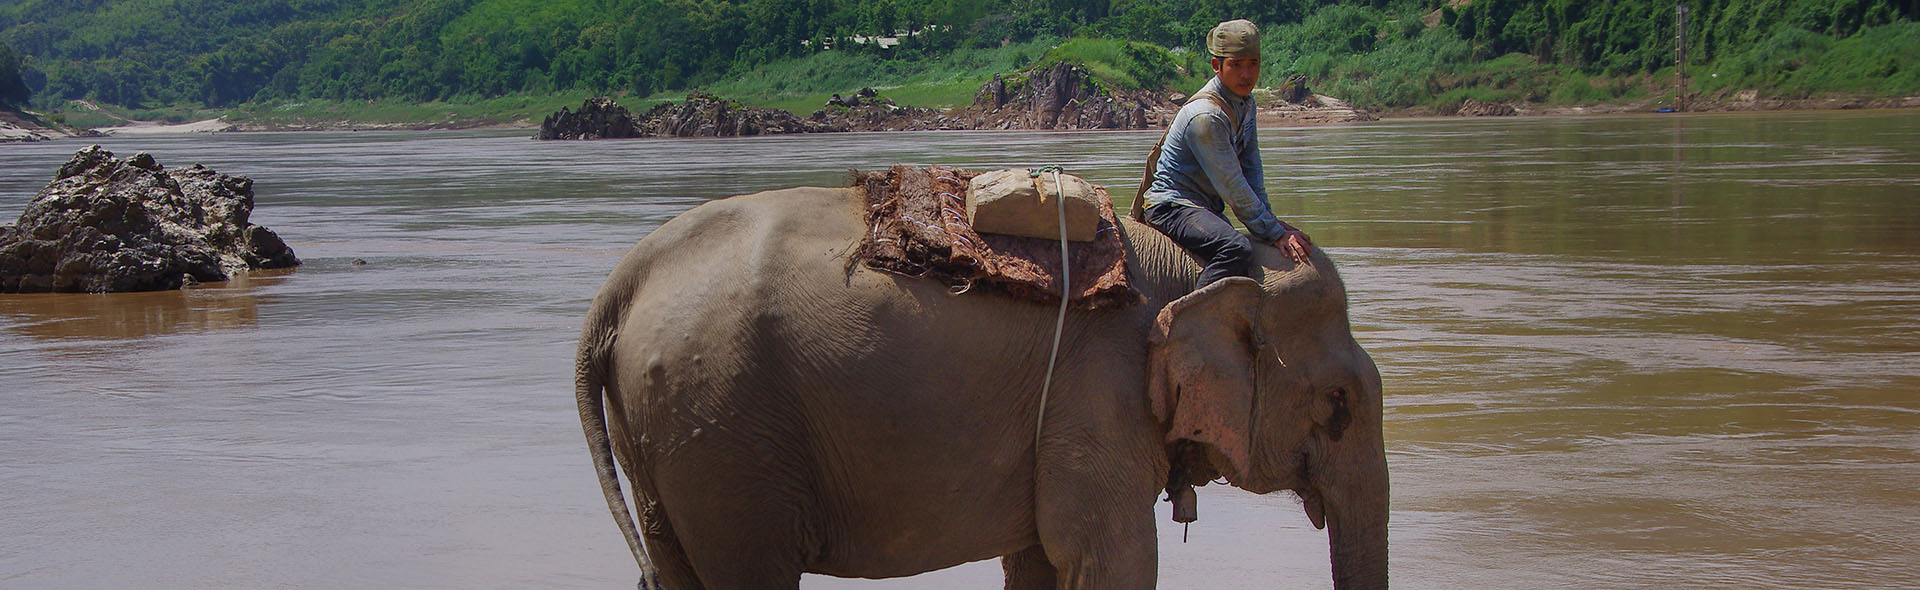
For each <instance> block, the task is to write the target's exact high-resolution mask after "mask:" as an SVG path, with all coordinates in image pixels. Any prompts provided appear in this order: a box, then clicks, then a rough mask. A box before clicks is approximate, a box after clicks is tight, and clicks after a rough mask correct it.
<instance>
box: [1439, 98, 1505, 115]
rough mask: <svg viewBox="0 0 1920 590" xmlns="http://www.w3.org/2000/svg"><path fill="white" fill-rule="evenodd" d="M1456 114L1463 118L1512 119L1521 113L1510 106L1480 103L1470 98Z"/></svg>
mask: <svg viewBox="0 0 1920 590" xmlns="http://www.w3.org/2000/svg"><path fill="white" fill-rule="evenodd" d="M1455 114H1457V115H1460V116H1462V117H1511V116H1514V115H1518V114H1520V111H1519V110H1518V109H1515V108H1513V105H1510V104H1505V103H1498V102H1480V101H1477V100H1474V99H1471V98H1469V99H1467V100H1466V101H1465V102H1462V103H1460V110H1459V111H1457V112H1456V113H1455Z"/></svg>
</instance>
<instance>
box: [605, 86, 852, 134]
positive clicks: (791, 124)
mask: <svg viewBox="0 0 1920 590" xmlns="http://www.w3.org/2000/svg"><path fill="white" fill-rule="evenodd" d="M635 125H636V126H638V127H639V128H640V134H641V135H643V136H647V137H656V136H657V137H735V136H745V135H777V134H784V133H831V132H837V131H846V130H847V129H846V127H844V126H836V125H833V124H829V123H826V122H822V121H814V120H809V119H802V118H800V117H797V116H795V115H794V114H793V113H790V112H787V111H783V110H780V109H766V108H756V107H749V106H746V105H743V104H740V103H739V102H738V101H732V100H727V99H724V98H720V97H718V96H715V95H713V94H710V93H707V92H702V91H699V90H694V91H691V92H688V93H687V100H686V101H684V102H681V103H679V104H674V103H670V102H669V103H661V104H658V105H654V107H653V108H652V109H648V110H647V112H645V113H641V114H640V116H639V117H635Z"/></svg>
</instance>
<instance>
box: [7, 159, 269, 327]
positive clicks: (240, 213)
mask: <svg viewBox="0 0 1920 590" xmlns="http://www.w3.org/2000/svg"><path fill="white" fill-rule="evenodd" d="M252 213H253V181H252V180H249V179H247V178H245V177H241V176H228V175H225V174H220V173H217V172H214V171H213V170H210V169H208V168H206V167H205V166H201V165H198V164H195V165H194V166H193V167H192V168H188V169H186V170H180V171H173V170H166V169H164V168H162V167H161V166H160V163H159V162H155V161H154V159H153V156H150V155H147V154H146V153H145V152H142V153H139V154H135V155H134V156H133V157H131V158H127V159H126V160H117V159H115V158H114V157H113V153H112V152H109V151H107V150H105V149H102V148H101V147H100V146H97V145H96V146H92V147H89V148H87V149H84V150H81V151H80V152H79V153H77V154H74V156H73V159H72V160H70V161H68V162H67V163H66V165H64V166H61V167H60V173H59V175H58V176H57V177H56V178H55V179H54V181H53V182H51V183H49V184H47V187H46V188H44V189H41V191H40V194H39V195H37V196H35V197H34V199H33V201H32V202H30V203H28V204H27V208H26V210H25V211H24V212H22V213H21V214H20V221H19V223H18V224H16V225H9V226H4V227H0V292H6V293H21V292H45V291H58V292H114V291H158V290H166V289H178V288H180V287H182V286H185V285H189V284H193V283H203V282H215V281H224V280H227V279H228V278H230V277H231V275H233V274H234V273H238V272H243V271H246V270H249V269H261V268H286V267H292V266H298V265H299V264H300V259H299V258H297V257H295V256H294V254H293V250H292V249H290V248H288V247H287V244H286V242H283V241H281V240H280V237H279V236H277V235H275V234H274V233H273V232H272V231H270V230H268V229H267V228H265V227H261V226H258V225H253V224H252V223H250V222H248V221H247V218H248V216H249V215H251V214H252Z"/></svg>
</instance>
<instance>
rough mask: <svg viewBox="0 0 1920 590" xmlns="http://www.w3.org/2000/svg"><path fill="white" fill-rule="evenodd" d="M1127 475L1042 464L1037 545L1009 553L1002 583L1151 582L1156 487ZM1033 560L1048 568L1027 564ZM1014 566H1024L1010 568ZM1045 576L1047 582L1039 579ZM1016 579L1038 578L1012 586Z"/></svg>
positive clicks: (1091, 585)
mask: <svg viewBox="0 0 1920 590" xmlns="http://www.w3.org/2000/svg"><path fill="white" fill-rule="evenodd" d="M1054 465H1060V463H1055V464H1054ZM1089 467H1091V466H1089ZM1125 479H1127V478H1124V476H1117V475H1116V474H1114V473H1112V472H1110V471H1106V470H1103V469H1098V468H1092V469H1086V470H1081V469H1074V468H1071V467H1058V468H1043V469H1042V470H1041V479H1040V482H1039V486H1038V488H1039V489H1038V490H1037V491H1038V494H1036V496H1037V497H1036V502H1035V503H1036V507H1035V517H1036V519H1035V521H1036V522H1035V524H1036V525H1037V528H1038V529H1039V530H1038V532H1039V534H1040V543H1041V547H1036V548H1030V549H1028V550H1026V551H1023V552H1021V553H1017V554H1014V555H1012V556H1009V557H1010V558H1009V559H1008V560H1007V561H1006V562H1005V563H1004V566H1005V567H1006V568H1007V570H1008V571H1007V573H1008V578H1007V581H1008V586H1007V587H1008V588H1029V587H1032V588H1041V587H1046V588H1058V589H1061V590H1068V589H1075V590H1078V589H1102V590H1104V589H1109V588H1120V589H1128V588H1133V589H1143V590H1144V589H1151V588H1153V587H1154V583H1155V580H1156V577H1157V575H1158V573H1159V539H1158V537H1157V536H1156V534H1155V531H1154V526H1153V503H1154V501H1155V500H1156V499H1157V495H1156V493H1155V492H1156V490H1155V489H1154V488H1153V487H1152V484H1151V483H1149V482H1146V481H1125ZM1032 559H1044V560H1045V562H1046V564H1049V565H1051V566H1052V567H1051V568H1041V567H1038V566H1034V565H1025V564H1026V562H1028V561H1029V560H1032ZM1015 566H1022V567H1020V568H1018V571H1016V568H1015ZM1046 569H1051V570H1052V571H1051V572H1046V571H1044V570H1046ZM1016 573H1019V574H1021V576H1020V577H1019V579H1018V580H1016V577H1015V575H1014V574H1016ZM1043 573H1049V574H1052V575H1050V576H1042V575H1041V574H1043ZM1048 578H1050V579H1051V580H1052V582H1053V584H1052V585H1049V586H1041V585H1038V584H1044V583H1045V582H1046V579H1048ZM1016 581H1019V582H1022V583H1028V584H1036V585H1033V586H1016V585H1014V583H1015V582H1016Z"/></svg>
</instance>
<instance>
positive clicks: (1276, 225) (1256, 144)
mask: <svg viewBox="0 0 1920 590" xmlns="http://www.w3.org/2000/svg"><path fill="white" fill-rule="evenodd" d="M1201 89H1202V90H1204V91H1211V92H1213V93H1214V94H1218V95H1220V98H1222V99H1225V100H1226V102H1227V104H1228V105H1229V106H1231V107H1232V108H1233V110H1234V111H1237V112H1238V114H1239V116H1240V124H1239V130H1240V132H1239V133H1238V134H1236V133H1234V132H1233V130H1234V125H1232V124H1231V123H1230V122H1229V121H1230V119H1229V115H1228V113H1226V112H1224V111H1221V110H1220V107H1219V106H1216V105H1215V104H1213V101H1210V100H1207V99H1204V98H1199V97H1195V98H1193V99H1191V100H1188V101H1187V104H1186V106H1183V107H1180V112H1179V114H1176V115H1174V117H1173V123H1172V124H1171V125H1169V126H1168V129H1169V131H1168V132H1167V142H1166V144H1165V145H1163V146H1162V147H1161V148H1160V161H1159V162H1158V165H1157V166H1156V171H1155V172H1154V175H1153V183H1152V184H1150V185H1148V187H1147V193H1146V195H1145V197H1146V201H1147V206H1149V207H1151V206H1154V205H1159V204H1161V203H1173V204H1175V205H1183V206H1187V207H1200V208H1202V209H1206V210H1209V211H1212V212H1214V213H1221V214H1223V215H1224V213H1223V211H1224V209H1225V208H1226V207H1232V208H1233V214H1234V216H1235V217H1239V218H1240V223H1242V224H1245V225H1246V226H1247V232H1248V233H1251V234H1253V237H1254V239H1256V240H1259V241H1261V242H1265V243H1273V242H1275V241H1278V240H1279V239H1280V237H1281V236H1283V235H1285V234H1286V228H1285V226H1282V225H1281V224H1280V219H1279V218H1276V217H1274V215H1273V206H1272V205H1270V204H1268V202H1267V186H1266V185H1267V182H1266V172H1265V171H1264V169H1263V168H1262V167H1261V164H1260V139H1259V136H1258V129H1257V128H1258V127H1259V125H1258V124H1256V122H1255V120H1254V105H1253V98H1252V97H1242V96H1236V95H1234V94H1233V92H1231V91H1228V90H1227V89H1226V87H1224V86H1222V85H1221V84H1220V79H1219V78H1217V77H1216V78H1214V79H1212V80H1208V81H1207V85H1206V86H1204V87H1202V88H1201Z"/></svg>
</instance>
